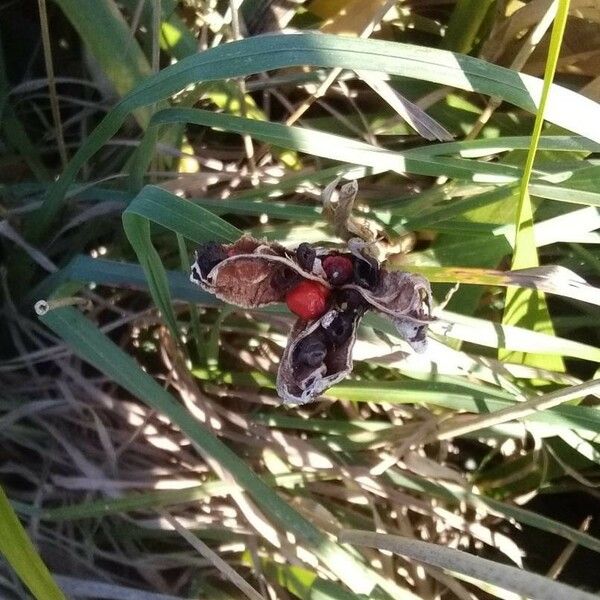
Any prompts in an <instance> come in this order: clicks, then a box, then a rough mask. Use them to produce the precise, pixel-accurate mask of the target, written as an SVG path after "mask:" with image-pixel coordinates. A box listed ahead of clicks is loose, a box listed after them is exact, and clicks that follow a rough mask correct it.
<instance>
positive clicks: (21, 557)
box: [0, 487, 66, 600]
mask: <svg viewBox="0 0 600 600" xmlns="http://www.w3.org/2000/svg"><path fill="white" fill-rule="evenodd" d="M0 555H1V556H4V558H6V560H7V561H8V563H9V564H10V565H11V567H12V568H13V569H14V570H15V572H16V573H17V575H18V576H19V577H20V578H21V580H22V581H23V583H24V584H25V585H26V586H27V587H28V588H29V590H30V591H31V593H32V594H33V595H34V596H35V598H37V600H66V598H65V596H64V594H63V593H62V592H61V590H60V589H59V587H58V586H57V585H56V582H55V581H54V579H52V575H50V572H49V571H48V569H47V568H46V565H45V564H44V562H43V561H42V559H41V557H40V555H39V554H38V552H37V550H36V549H35V547H34V545H33V544H32V542H31V540H30V539H29V536H28V535H27V532H26V531H25V529H24V528H23V526H22V525H21V523H20V522H19V519H18V518H17V515H15V512H14V510H13V509H12V507H11V505H10V502H9V501H8V498H7V497H6V494H5V493H4V490H3V489H2V488H1V487H0Z"/></svg>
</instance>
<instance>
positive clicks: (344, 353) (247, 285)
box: [190, 236, 430, 404]
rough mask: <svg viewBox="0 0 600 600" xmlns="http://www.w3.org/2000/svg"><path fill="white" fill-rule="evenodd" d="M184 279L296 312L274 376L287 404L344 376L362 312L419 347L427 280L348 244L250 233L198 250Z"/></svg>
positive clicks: (247, 303)
mask: <svg viewBox="0 0 600 600" xmlns="http://www.w3.org/2000/svg"><path fill="white" fill-rule="evenodd" d="M350 250H351V251H350ZM190 278H191V281H193V282H194V283H196V284H198V285H200V286H201V287H202V288H203V289H205V290H206V291H208V292H210V293H212V294H215V295H216V296H217V297H218V298H221V299H222V300H224V301H225V302H229V303H230V304H235V305H238V306H241V307H245V308H258V307H260V306H265V305H268V304H272V303H274V302H285V303H286V305H287V306H288V308H289V309H290V311H291V312H293V313H294V314H296V315H297V316H298V320H297V321H296V324H295V325H294V327H293V329H292V332H291V334H290V339H289V340H288V345H287V347H286V349H285V351H284V354H283V357H282V359H281V364H280V366H279V372H278V376H277V391H278V393H279V394H280V396H281V397H282V398H283V399H284V401H285V402H287V403H290V404H303V403H304V402H308V401H310V400H312V399H314V398H316V397H317V396H318V395H319V394H321V393H323V392H324V391H325V390H327V389H328V388H329V387H330V386H332V385H334V384H335V383H336V382H338V381H340V380H341V379H343V378H344V377H345V376H346V375H347V374H348V373H350V371H351V370H352V348H353V345H354V341H355V339H356V331H357V328H358V324H359V321H360V319H361V317H362V316H363V314H364V313H365V312H366V311H367V310H369V309H371V310H375V311H377V312H379V313H381V314H384V315H386V316H387V317H388V318H390V319H391V320H392V321H393V323H394V324H395V325H396V329H397V331H398V333H399V334H400V335H401V337H402V338H403V339H405V340H406V341H408V343H409V344H411V346H412V347H413V348H415V349H416V351H423V349H424V347H425V335H426V330H427V323H428V322H429V320H430V318H429V316H428V314H429V313H428V311H429V306H430V304H429V300H430V289H429V283H428V282H427V281H426V280H425V279H423V278H422V277H419V276H416V275H412V274H409V273H401V272H390V271H388V270H386V269H385V268H382V267H381V266H380V265H379V262H378V261H377V260H376V259H374V258H373V257H371V256H369V255H368V254H365V253H363V252H361V251H359V250H358V249H357V246H356V245H352V246H350V245H349V247H348V249H343V250H337V249H326V248H321V247H314V246H311V245H310V244H308V243H306V242H305V243H302V244H300V245H299V246H298V247H297V248H296V249H295V250H293V251H290V250H288V249H286V248H285V247H283V246H282V245H280V244H278V243H277V242H266V241H259V240H256V239H254V238H252V237H250V236H243V237H242V238H240V239H239V240H238V241H236V242H235V243H233V244H219V243H216V242H208V243H206V244H202V245H201V246H200V247H199V248H198V250H197V252H196V261H195V262H194V264H193V265H192V270H191V277H190Z"/></svg>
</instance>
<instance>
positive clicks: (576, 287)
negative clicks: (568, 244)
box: [399, 264, 600, 306]
mask: <svg viewBox="0 0 600 600" xmlns="http://www.w3.org/2000/svg"><path fill="white" fill-rule="evenodd" d="M399 266H400V265H399ZM405 270H407V271H410V272H412V273H420V274H421V275H424V276H425V277H427V279H429V281H431V282H444V283H466V284H472V285H493V286H502V287H506V286H515V285H517V286H518V287H520V288H527V289H534V290H540V291H543V292H546V293H550V294H557V295H560V296H565V297H567V298H573V299H575V300H581V301H582V302H589V303H590V304H595V305H597V306H600V289H599V288H596V287H593V286H591V285H589V284H587V283H586V282H585V281H583V280H582V279H581V277H579V276H578V275H576V274H575V273H573V272H572V271H570V270H569V269H565V268H564V267H558V266H555V267H552V266H548V267H532V268H530V269H520V270H517V271H497V270H495V269H473V268H466V267H428V266H416V265H410V264H409V265H406V266H405Z"/></svg>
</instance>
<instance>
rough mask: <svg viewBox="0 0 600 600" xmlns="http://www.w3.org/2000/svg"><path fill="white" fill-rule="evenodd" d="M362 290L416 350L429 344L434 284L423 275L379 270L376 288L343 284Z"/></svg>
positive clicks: (375, 307) (423, 349) (368, 299)
mask: <svg viewBox="0 0 600 600" xmlns="http://www.w3.org/2000/svg"><path fill="white" fill-rule="evenodd" d="M344 287H345V288H350V289H353V290H356V291H357V292H359V293H360V294H361V295H362V297H363V298H364V299H365V300H366V301H367V302H368V304H369V306H370V308H371V309H373V310H376V311H377V312H379V313H382V314H384V315H386V316H388V317H390V319H391V320H392V322H393V323H394V325H395V326H396V330H397V331H398V334H399V335H400V337H401V338H402V339H403V340H405V341H406V342H408V344H410V346H411V347H412V348H413V350H415V351H416V352H419V353H420V352H424V351H425V350H426V348H427V340H426V334H427V324H428V323H430V322H431V321H432V320H433V318H432V317H431V286H430V285H429V281H427V279H425V278H424V277H422V276H421V275H415V274H413V273H406V272H404V271H388V270H387V269H383V268H382V269H381V270H380V278H379V283H378V285H377V287H376V288H375V289H373V290H369V289H366V288H363V287H361V286H359V285H356V284H349V285H346V286H344Z"/></svg>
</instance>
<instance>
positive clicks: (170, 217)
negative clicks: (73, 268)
mask: <svg viewBox="0 0 600 600" xmlns="http://www.w3.org/2000/svg"><path fill="white" fill-rule="evenodd" d="M151 222H152V223H156V224H157V225H162V226H163V227H166V228H168V229H171V230H172V231H175V232H176V233H178V234H180V235H183V236H185V237H187V238H189V239H192V240H193V241H195V242H199V241H201V240H203V239H211V240H218V241H227V242H231V241H234V240H236V239H237V238H238V237H240V235H241V231H239V230H238V229H236V228H235V227H233V226H232V225H230V224H229V223H227V222H226V221H223V219H221V218H220V217H217V216H215V215H214V214H213V213H211V212H209V211H207V210H204V209H203V208H200V207H199V206H195V205H193V204H192V203H191V202H189V201H186V200H182V199H181V198H179V197H178V196H175V195H174V194H170V193H169V192H166V191H165V190H163V189H161V188H158V187H153V186H147V187H145V188H144V189H143V190H142V191H141V192H140V193H139V194H138V196H136V197H135V198H134V199H133V201H132V202H131V203H130V205H129V206H128V207H127V209H126V210H125V212H124V213H123V229H124V230H125V234H126V235H127V239H128V240H129V243H130V244H131V245H132V247H133V249H134V250H135V253H136V255H137V257H138V260H139V262H140V265H141V266H142V269H143V270H144V273H145V274H146V277H147V279H148V287H149V289H150V294H151V295H152V298H153V300H154V302H155V304H156V306H157V307H158V309H159V310H160V312H161V313H162V314H163V316H164V318H165V322H166V323H167V325H168V327H169V329H170V330H171V333H172V334H173V335H174V336H175V338H176V339H177V338H178V337H179V336H178V329H177V320H176V318H175V313H174V311H173V307H172V300H171V293H170V290H169V281H168V278H167V273H166V271H165V268H164V267H163V264H162V261H161V258H160V256H159V254H158V252H157V251H156V249H155V248H154V246H153V245H152V238H151V235H150V223H151Z"/></svg>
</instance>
